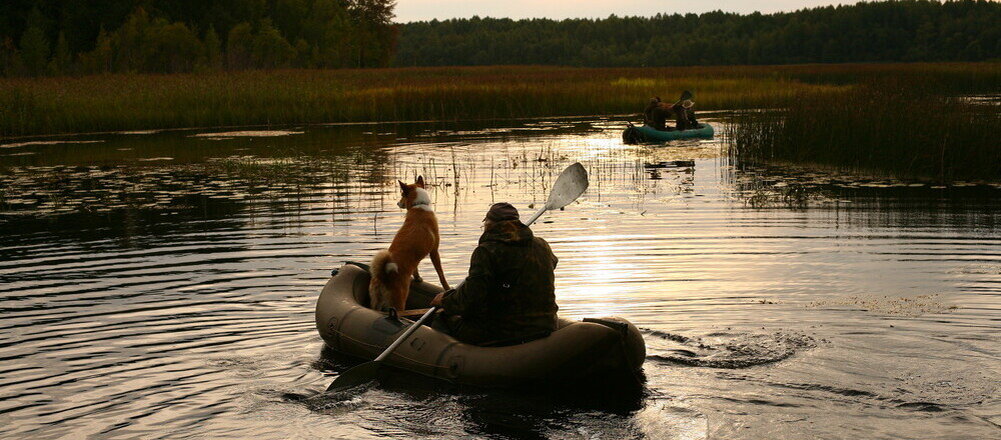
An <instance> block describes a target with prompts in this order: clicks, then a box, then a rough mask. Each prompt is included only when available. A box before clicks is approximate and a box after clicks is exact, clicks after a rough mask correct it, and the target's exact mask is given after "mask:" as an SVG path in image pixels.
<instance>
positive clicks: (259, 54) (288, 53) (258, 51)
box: [251, 19, 295, 69]
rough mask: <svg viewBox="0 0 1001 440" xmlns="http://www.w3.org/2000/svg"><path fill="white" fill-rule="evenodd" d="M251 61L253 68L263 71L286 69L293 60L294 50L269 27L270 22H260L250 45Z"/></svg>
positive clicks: (276, 30)
mask: <svg viewBox="0 0 1001 440" xmlns="http://www.w3.org/2000/svg"><path fill="white" fill-rule="evenodd" d="M251 54H252V57H251V58H252V59H253V62H254V66H256V67H263V68H265V69H274V68H278V67H288V66H289V64H290V63H291V61H292V60H293V59H294V58H295V49H293V48H292V45H290V44H289V43H288V41H286V40H285V37H282V34H281V33H280V32H278V29H275V28H274V26H272V25H271V21H270V20H267V19H265V20H261V22H260V23H259V24H258V26H257V34H256V35H254V40H253V44H252V50H251Z"/></svg>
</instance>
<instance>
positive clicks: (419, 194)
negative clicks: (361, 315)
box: [368, 176, 449, 311]
mask: <svg viewBox="0 0 1001 440" xmlns="http://www.w3.org/2000/svg"><path fill="white" fill-rule="evenodd" d="M400 190H401V191H402V193H403V196H402V197H401V198H400V202H399V203H397V205H398V206H399V207H400V208H406V210H407V218H406V219H405V220H404V221H403V226H401V227H400V230H399V231H397V232H396V236H395V237H393V243H392V244H390V245H389V249H386V250H382V251H379V253H377V254H375V258H373V259H372V267H371V269H370V270H371V272H372V281H371V282H370V283H369V286H368V291H369V295H370V296H371V299H372V302H371V306H372V308H373V309H375V310H383V309H384V308H387V307H393V308H395V309H396V310H397V311H403V310H404V309H406V306H407V296H408V295H409V294H410V280H411V277H413V278H416V279H417V280H420V276H419V275H418V274H417V265H418V264H419V263H420V262H421V260H423V259H424V257H426V256H428V255H430V256H431V263H433V264H434V270H435V271H437V272H438V279H439V280H441V286H442V287H444V288H445V290H448V288H449V287H448V282H447V281H445V273H444V272H443V271H442V270H441V256H440V255H439V254H438V241H439V237H438V218H437V217H435V215H434V211H432V210H431V197H430V196H429V195H428V192H427V190H425V189H424V176H419V177H417V183H415V184H413V185H407V184H405V183H403V182H400Z"/></svg>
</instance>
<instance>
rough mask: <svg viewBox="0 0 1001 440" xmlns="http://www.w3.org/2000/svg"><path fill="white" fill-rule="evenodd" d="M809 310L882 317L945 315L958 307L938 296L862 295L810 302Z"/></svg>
mask: <svg viewBox="0 0 1001 440" xmlns="http://www.w3.org/2000/svg"><path fill="white" fill-rule="evenodd" d="M807 307H810V308H842V307H847V308H850V309H852V310H861V311H864V312H871V313H878V314H882V315H898V316H911V317H913V316H920V315H924V314H928V313H947V312H949V311H952V310H955V309H957V308H958V307H957V306H954V305H949V304H947V303H945V302H943V301H942V298H941V296H940V295H938V294H933V295H916V296H889V295H864V296H848V297H842V298H833V299H828V300H820V301H814V302H811V303H810V304H809V305H807Z"/></svg>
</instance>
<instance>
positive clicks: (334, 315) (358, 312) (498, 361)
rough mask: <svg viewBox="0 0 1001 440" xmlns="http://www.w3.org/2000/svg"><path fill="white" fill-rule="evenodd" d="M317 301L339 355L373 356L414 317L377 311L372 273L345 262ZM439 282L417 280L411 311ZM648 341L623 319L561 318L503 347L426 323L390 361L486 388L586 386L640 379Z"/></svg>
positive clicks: (326, 335)
mask: <svg viewBox="0 0 1001 440" xmlns="http://www.w3.org/2000/svg"><path fill="white" fill-rule="evenodd" d="M332 275H333V276H332V277H331V278H330V280H329V281H327V284H326V286H324V287H323V291H322V292H321V293H320V297H319V299H318V300H317V302H316V328H317V330H318V331H319V332H320V336H321V337H322V338H323V340H324V342H326V345H327V346H328V347H329V348H331V349H333V350H334V351H335V352H338V353H342V354H346V355H349V356H351V357H354V358H359V359H362V360H366V361H367V360H372V359H374V358H375V357H376V356H378V355H379V353H381V352H382V351H383V350H384V349H385V348H386V347H388V346H389V345H390V344H391V343H393V341H394V340H396V338H397V337H399V336H400V335H401V334H402V333H403V332H404V331H405V330H406V329H407V328H408V327H409V326H411V325H413V324H414V321H412V320H410V319H407V318H404V317H396V316H389V315H387V314H385V313H382V312H378V311H375V310H372V309H370V308H368V307H366V306H365V305H366V304H368V283H369V279H370V276H369V273H368V271H367V270H366V268H364V265H361V264H357V263H347V264H345V265H344V266H342V267H341V268H340V269H336V270H334V271H333V274H332ZM441 291H442V289H441V288H440V287H438V286H435V285H432V284H428V283H425V282H414V283H413V284H412V285H411V288H410V296H409V298H408V300H407V308H408V309H419V308H425V307H428V303H429V302H430V301H431V299H432V298H434V296H435V295H437V294H438V293H439V292H441ZM645 358H646V346H645V344H644V342H643V337H642V336H641V335H640V332H639V330H638V329H637V328H636V326H634V325H633V324H631V323H630V322H629V321H626V320H625V319H621V318H614V317H612V318H597V319H591V318H588V319H584V320H583V321H570V320H566V319H560V320H559V324H558V328H557V330H556V331H555V332H553V333H552V334H550V335H549V336H547V337H545V338H542V339H537V340H534V341H531V342H527V343H523V344H519V345H511V346H499V347H480V346H474V345H469V344H464V343H462V342H459V341H457V340H455V339H454V338H452V337H451V336H448V335H446V334H444V333H441V332H438V331H436V330H433V329H432V328H430V327H427V326H422V327H421V328H419V329H417V331H416V332H414V334H413V335H411V336H410V337H409V338H408V339H407V340H406V341H404V343H403V344H402V345H400V346H399V348H397V349H396V350H395V351H393V352H392V354H390V355H389V357H387V358H386V360H385V363H387V364H389V365H391V366H394V367H397V368H401V369H405V370H409V371H412V372H415V373H419V374H422V375H425V376H430V377H434V378H438V379H442V380H445V381H449V382H453V383H457V384H464V385H474V386H481V387H512V386H522V385H529V386H531V385H536V384H560V383H565V384H580V383H582V382H584V381H586V380H588V379H589V378H593V379H597V380H602V381H609V380H628V381H632V382H638V381H639V380H641V377H642V375H641V367H642V364H643V360H644V359H645Z"/></svg>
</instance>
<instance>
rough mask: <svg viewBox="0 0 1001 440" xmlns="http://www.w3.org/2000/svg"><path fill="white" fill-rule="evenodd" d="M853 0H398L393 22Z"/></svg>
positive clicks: (768, 8) (770, 7) (847, 0)
mask: <svg viewBox="0 0 1001 440" xmlns="http://www.w3.org/2000/svg"><path fill="white" fill-rule="evenodd" d="M855 2H856V1H855V0H842V1H825V0H770V1H764V2H763V1H752V0H716V1H705V0H687V1H681V0H397V2H396V21H397V22H400V23H405V22H408V21H416V20H430V19H432V18H437V19H443V18H455V17H472V16H474V15H479V16H480V17H511V18H529V17H549V18H567V17H592V18H594V17H607V16H609V15H610V14H616V15H620V16H621V15H642V16H650V15H654V14H657V13H658V12H664V13H675V12H677V13H686V12H695V13H699V12H706V11H714V10H717V9H722V10H724V11H728V12H741V13H748V12H754V11H761V12H776V11H792V10H796V9H800V8H806V7H813V6H822V5H836V4H839V3H842V4H851V3H855Z"/></svg>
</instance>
